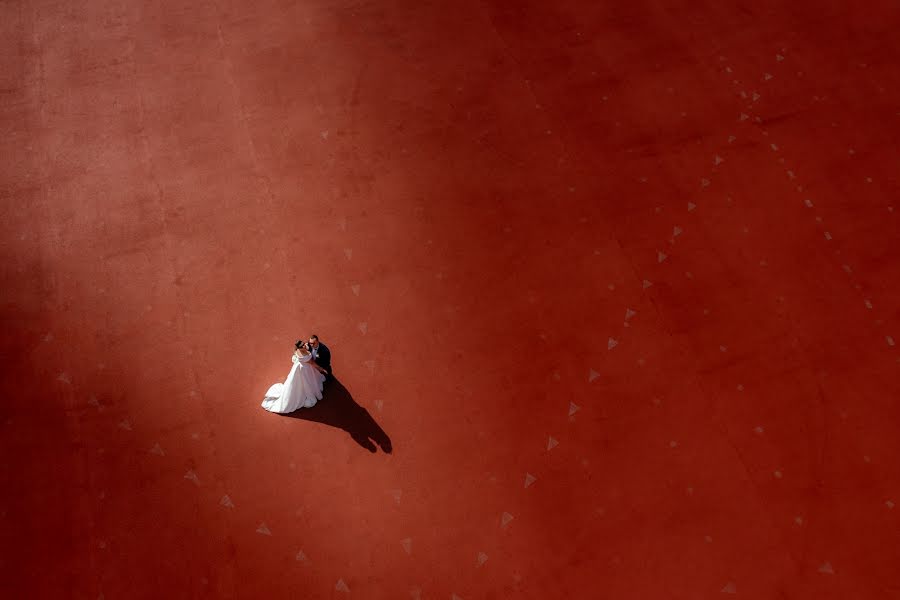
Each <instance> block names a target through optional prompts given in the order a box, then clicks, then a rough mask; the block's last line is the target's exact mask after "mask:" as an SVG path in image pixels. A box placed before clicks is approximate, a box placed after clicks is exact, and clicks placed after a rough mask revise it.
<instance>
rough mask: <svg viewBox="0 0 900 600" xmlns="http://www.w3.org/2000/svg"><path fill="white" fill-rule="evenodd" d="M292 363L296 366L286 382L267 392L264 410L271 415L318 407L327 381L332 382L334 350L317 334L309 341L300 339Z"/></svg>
mask: <svg viewBox="0 0 900 600" xmlns="http://www.w3.org/2000/svg"><path fill="white" fill-rule="evenodd" d="M291 361H292V362H293V363H294V366H293V367H292V368H291V372H290V373H288V376H287V379H285V380H284V383H276V384H275V385H273V386H272V387H270V388H269V391H268V392H266V397H265V399H264V400H263V402H262V407H263V408H264V409H266V410H267V411H269V412H275V413H282V414H286V413H290V412H294V411H295V410H297V409H298V408H310V407H312V406H315V405H316V402H318V401H319V400H321V399H322V389H323V388H324V385H325V382H326V381H328V380H330V379H332V374H331V351H330V350H329V349H328V347H327V346H326V345H325V344H323V343H322V342H320V341H319V336H317V335H315V334H313V335H311V336H309V341H306V342H304V341H303V340H297V343H296V344H294V354H293V355H292V356H291Z"/></svg>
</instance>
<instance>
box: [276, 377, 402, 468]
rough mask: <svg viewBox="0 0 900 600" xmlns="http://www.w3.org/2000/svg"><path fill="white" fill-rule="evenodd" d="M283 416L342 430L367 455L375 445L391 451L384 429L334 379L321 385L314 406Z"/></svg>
mask: <svg viewBox="0 0 900 600" xmlns="http://www.w3.org/2000/svg"><path fill="white" fill-rule="evenodd" d="M284 416H285V417H291V418H292V419H302V420H304V421H313V422H315V423H322V424H323V425H330V426H331V427H337V428H338V429H343V430H344V431H346V432H347V433H349V434H350V437H352V438H353V439H354V440H355V441H356V443H357V444H359V445H360V446H362V447H363V448H365V449H366V450H368V451H369V452H376V451H377V448H376V446H375V444H378V446H379V447H380V448H381V449H382V450H383V451H384V452H387V453H388V454H390V453H391V452H392V451H393V447H392V446H391V438H389V437H388V435H387V433H385V432H384V429H382V428H381V426H380V425H379V424H378V423H376V422H375V419H373V418H372V415H370V414H369V411H367V410H366V409H365V408H363V407H362V406H360V405H359V404H357V403H356V401H355V400H353V396H351V395H350V392H349V391H348V390H347V388H345V387H344V385H343V384H342V383H341V382H340V381H338V380H337V379H335V378H332V379H331V380H329V381H327V382H326V383H325V389H324V391H323V392H322V399H321V400H319V402H318V403H317V404H316V405H315V406H313V407H312V408H300V409H297V410H295V411H294V412H292V413H288V414H286V415H284Z"/></svg>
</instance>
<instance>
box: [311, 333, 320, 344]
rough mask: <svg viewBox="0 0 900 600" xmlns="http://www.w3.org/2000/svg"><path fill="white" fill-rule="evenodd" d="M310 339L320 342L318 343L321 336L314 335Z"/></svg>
mask: <svg viewBox="0 0 900 600" xmlns="http://www.w3.org/2000/svg"><path fill="white" fill-rule="evenodd" d="M309 339H311V340H316V341H317V342H318V341H319V336H317V335H316V334H312V335H311V336H309Z"/></svg>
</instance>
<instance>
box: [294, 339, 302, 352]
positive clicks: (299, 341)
mask: <svg viewBox="0 0 900 600" xmlns="http://www.w3.org/2000/svg"><path fill="white" fill-rule="evenodd" d="M302 347H303V340H297V343H296V344H294V348H296V349H297V350H299V349H300V348H302Z"/></svg>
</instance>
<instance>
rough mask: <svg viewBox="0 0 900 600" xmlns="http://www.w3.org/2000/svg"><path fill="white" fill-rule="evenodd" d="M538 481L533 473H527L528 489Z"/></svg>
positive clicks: (526, 485)
mask: <svg viewBox="0 0 900 600" xmlns="http://www.w3.org/2000/svg"><path fill="white" fill-rule="evenodd" d="M535 481H537V477H535V476H534V475H532V474H531V473H525V487H526V488H528V486H530V485H531V484H532V483H534V482H535Z"/></svg>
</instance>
